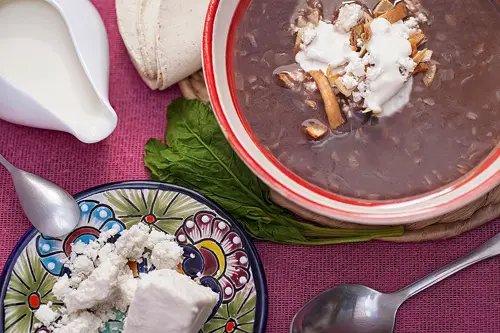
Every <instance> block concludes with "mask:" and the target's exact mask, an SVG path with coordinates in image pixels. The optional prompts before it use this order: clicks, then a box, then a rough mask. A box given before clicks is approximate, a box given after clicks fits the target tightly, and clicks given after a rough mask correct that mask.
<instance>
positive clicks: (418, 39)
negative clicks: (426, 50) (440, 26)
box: [408, 31, 425, 46]
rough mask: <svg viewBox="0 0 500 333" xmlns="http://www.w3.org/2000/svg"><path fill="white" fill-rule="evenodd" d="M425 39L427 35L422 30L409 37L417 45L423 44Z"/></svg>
mask: <svg viewBox="0 0 500 333" xmlns="http://www.w3.org/2000/svg"><path fill="white" fill-rule="evenodd" d="M424 40H425V35H424V33H423V32H422V31H417V32H414V33H412V34H411V35H410V37H408V41H409V42H410V43H412V44H415V45H416V46H420V45H422V43H423V42H424Z"/></svg>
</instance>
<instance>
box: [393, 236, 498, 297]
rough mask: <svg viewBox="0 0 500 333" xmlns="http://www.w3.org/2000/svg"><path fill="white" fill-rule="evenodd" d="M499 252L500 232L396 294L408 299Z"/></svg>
mask: <svg viewBox="0 0 500 333" xmlns="http://www.w3.org/2000/svg"><path fill="white" fill-rule="evenodd" d="M498 254H500V234H497V235H495V236H494V237H493V238H491V239H490V240H488V241H487V242H486V243H484V244H483V245H482V246H480V247H478V248H477V249H475V250H473V251H471V252H470V253H468V254H466V255H465V256H463V257H462V258H460V259H457V260H455V261H453V262H451V263H449V264H448V265H446V266H444V267H442V268H440V269H438V270H437V271H435V272H432V273H430V274H429V275H427V276H426V277H424V278H423V279H420V280H418V281H417V282H415V283H413V284H411V285H409V286H407V287H405V288H403V289H401V290H400V291H398V292H396V294H398V296H400V297H401V298H402V299H403V300H407V299H408V298H410V297H412V296H414V295H415V294H417V293H419V292H421V291H422V290H424V289H427V288H429V287H430V286H432V285H434V284H436V283H438V282H440V281H442V280H444V279H445V278H447V277H448V276H450V275H453V274H455V273H456V272H458V271H460V270H462V269H464V268H466V267H469V266H470V265H473V264H475V263H477V262H479V261H482V260H484V259H488V258H491V257H494V256H496V255H498Z"/></svg>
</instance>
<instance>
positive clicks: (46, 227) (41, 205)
mask: <svg viewBox="0 0 500 333" xmlns="http://www.w3.org/2000/svg"><path fill="white" fill-rule="evenodd" d="M0 164H2V165H3V166H4V167H5V168H6V169H7V170H8V171H9V172H10V174H11V175H12V180H13V181H14V186H15V188H16V192H17V196H18V197H19V202H20V203H21V207H23V210H24V213H25V214H26V216H27V217H28V219H29V220H30V221H31V223H32V224H33V226H34V227H35V228H37V229H38V230H39V231H40V232H41V233H43V234H45V235H47V236H51V237H61V236H64V235H66V234H68V233H70V232H71V231H72V230H73V229H74V228H75V227H76V225H77V224H78V220H79V218H80V209H79V207H78V204H77V203H76V201H75V199H73V197H72V196H71V195H70V194H69V193H68V192H66V191H65V190H63V189H62V188H61V187H59V186H58V185H56V184H54V183H52V182H50V181H48V180H47V179H44V178H42V177H39V176H36V175H34V174H31V173H28V172H26V171H23V170H20V169H18V168H16V167H15V166H13V165H12V164H10V163H9V162H8V161H7V160H6V159H5V158H4V157H3V156H2V155H0Z"/></svg>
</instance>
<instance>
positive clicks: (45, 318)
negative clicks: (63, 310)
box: [35, 304, 59, 326]
mask: <svg viewBox="0 0 500 333" xmlns="http://www.w3.org/2000/svg"><path fill="white" fill-rule="evenodd" d="M58 317H59V314H58V313H57V312H56V311H53V310H52V309H51V307H50V305H48V304H42V305H40V307H39V308H38V310H36V312H35V318H36V319H38V320H39V321H40V322H41V323H42V324H44V325H45V326H49V325H50V324H51V323H52V322H53V321H54V320H56V319H57V318H58Z"/></svg>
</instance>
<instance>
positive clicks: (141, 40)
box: [116, 0, 209, 90]
mask: <svg viewBox="0 0 500 333" xmlns="http://www.w3.org/2000/svg"><path fill="white" fill-rule="evenodd" d="M208 3H209V0H116V13H117V18H118V27H119V29H120V34H121V35H122V38H123V41H124V42H125V46H126V47H127V50H128V53H129V55H130V58H131V59H132V62H133V63H134V66H135V67H136V69H137V71H138V72H139V75H140V76H141V78H142V79H143V80H144V82H146V84H147V85H148V86H149V87H150V88H151V89H154V90H156V89H160V90H163V89H166V88H168V87H169V86H171V85H172V84H174V83H176V82H178V81H180V80H182V79H184V78H186V77H187V76H189V75H190V74H192V73H194V72H196V71H197V70H199V69H200V68H201V39H202V32H203V22H204V21H205V15H206V11H207V8H208Z"/></svg>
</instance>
